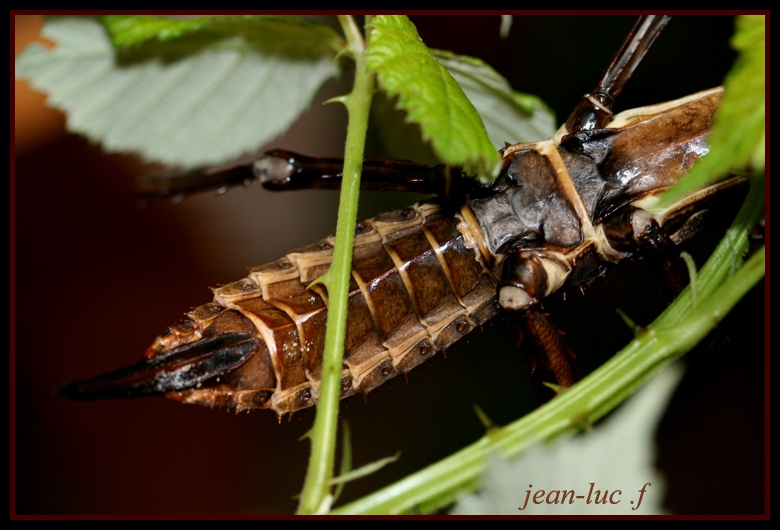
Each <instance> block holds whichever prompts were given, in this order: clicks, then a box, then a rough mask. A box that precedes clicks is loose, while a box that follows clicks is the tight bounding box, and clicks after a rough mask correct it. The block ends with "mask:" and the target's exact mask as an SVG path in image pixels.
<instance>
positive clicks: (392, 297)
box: [147, 203, 498, 415]
mask: <svg viewBox="0 0 780 530" xmlns="http://www.w3.org/2000/svg"><path fill="white" fill-rule="evenodd" d="M332 243H333V238H332V237H331V238H326V239H324V240H322V241H320V242H319V243H315V244H314V245H310V246H308V247H305V248H302V249H299V250H296V251H293V252H290V253H289V254H287V255H286V256H285V257H283V258H282V259H280V260H278V261H275V262H273V263H269V264H266V265H262V266H259V267H254V268H252V269H250V273H249V275H248V276H247V277H246V278H244V279H242V280H239V281H237V282H234V283H231V284H228V285H225V286H222V287H220V288H217V289H214V302H212V303H209V304H206V305H203V306H200V307H198V308H196V309H194V310H193V311H191V312H190V313H189V314H188V316H189V318H190V320H187V321H184V322H182V323H179V324H177V325H175V326H173V327H171V328H170V329H169V330H168V331H167V332H166V333H165V334H163V335H162V336H160V337H158V339H157V340H156V341H155V343H154V344H153V345H152V346H151V347H150V349H149V351H148V352H147V356H148V357H156V356H158V355H161V354H164V353H165V352H166V351H168V350H171V349H173V348H176V347H179V346H181V345H182V344H188V343H191V342H194V341H197V340H202V339H204V338H206V337H212V338H213V337H215V336H219V335H222V334H226V335H229V334H247V333H250V334H254V335H255V336H256V337H257V338H258V339H259V340H257V346H256V348H255V351H254V352H253V353H252V355H250V356H249V358H248V359H247V360H246V361H245V362H243V364H241V365H240V366H238V367H237V368H234V369H230V370H226V371H225V372H224V373H222V374H219V375H216V376H214V377H211V378H210V379H208V380H206V381H203V382H202V383H201V384H200V385H199V386H198V388H192V389H187V390H182V391H176V392H169V393H168V395H169V397H172V398H174V399H177V400H180V401H184V402H187V403H197V404H201V405H207V406H214V407H227V408H235V409H237V410H244V409H254V408H270V409H272V410H274V411H276V413H277V414H279V415H282V414H285V413H288V412H294V411H296V410H299V409H302V408H306V407H310V406H312V405H314V404H315V403H316V401H317V397H318V394H319V385H320V375H321V363H322V353H323V345H324V338H325V318H326V301H327V292H326V290H325V288H324V286H322V285H320V284H315V285H313V286H312V287H311V288H307V287H306V286H307V285H309V284H310V283H311V282H313V281H314V280H315V279H317V278H318V277H319V276H321V275H322V274H323V273H325V272H326V271H327V270H328V268H329V267H330V264H331V261H332V257H333V254H332V248H333V247H332ZM495 293H496V280H495V278H494V277H493V276H492V275H491V273H490V272H489V270H488V268H487V266H486V265H485V264H484V262H483V260H482V257H481V256H480V254H479V250H478V249H477V245H476V244H475V243H474V234H473V233H472V228H471V227H470V226H469V225H468V224H467V223H466V222H465V221H464V220H463V218H462V217H460V215H459V214H458V215H454V216H450V215H444V214H443V213H442V212H441V210H440V207H439V205H438V204H436V203H419V204H416V205H414V206H412V207H409V208H406V209H404V210H399V211H395V212H390V213H386V214H382V215H379V216H377V217H375V218H373V219H370V220H368V221H366V222H364V223H361V224H360V225H359V226H358V227H357V233H356V237H355V247H354V255H353V264H352V280H351V283H350V294H349V312H348V317H347V333H346V344H345V353H344V367H343V372H342V391H341V394H342V397H347V396H350V395H352V394H355V393H367V392H369V391H371V390H372V389H374V388H376V387H377V386H379V385H381V384H382V383H384V382H385V381H387V380H388V379H391V378H393V377H395V376H396V375H398V374H402V373H406V372H408V371H409V370H411V369H412V368H414V367H415V366H417V365H418V364H420V363H421V362H423V361H425V360H427V359H428V358H430V357H431V356H432V355H434V353H435V352H437V351H441V350H443V349H445V348H447V347H448V346H450V345H451V344H453V343H454V342H456V341H457V340H459V339H460V338H461V337H462V336H463V335H465V334H466V333H468V332H469V331H471V330H472V329H474V328H475V327H477V326H480V325H481V324H482V323H484V322H485V321H486V320H488V319H489V318H491V317H492V316H494V315H495V314H496V313H497V311H498V308H497V305H496V302H495Z"/></svg>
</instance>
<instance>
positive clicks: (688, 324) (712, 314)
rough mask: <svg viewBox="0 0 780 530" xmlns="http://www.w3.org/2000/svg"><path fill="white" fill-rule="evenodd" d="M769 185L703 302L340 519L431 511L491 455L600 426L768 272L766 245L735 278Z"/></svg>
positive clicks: (738, 223)
mask: <svg viewBox="0 0 780 530" xmlns="http://www.w3.org/2000/svg"><path fill="white" fill-rule="evenodd" d="M762 189H763V182H760V183H758V184H755V183H754V185H753V186H751V191H750V194H749V195H748V199H747V200H746V202H745V204H744V205H743V207H742V210H741V211H740V213H739V215H738V216H737V219H736V220H735V222H734V224H733V225H732V227H731V228H730V229H729V231H728V233H727V235H726V237H725V238H724V240H723V241H722V242H721V244H720V245H719V246H718V248H717V249H716V250H715V252H714V253H713V255H712V257H711V258H710V259H709V260H708V261H707V264H706V265H705V266H704V267H703V268H702V270H701V271H700V272H699V273H698V275H697V278H698V280H699V281H698V282H697V283H698V284H699V286H698V287H699V292H698V296H699V303H698V304H697V305H696V306H694V304H693V303H692V293H691V289H690V287H689V288H686V289H685V290H684V291H683V293H682V294H681V295H680V296H679V297H678V298H677V300H675V302H674V303H673V304H672V305H671V306H669V307H668V308H667V310H666V311H664V313H663V314H661V315H660V316H659V317H658V318H657V319H656V321H655V322H654V323H653V324H651V325H650V326H649V327H648V329H647V332H646V333H644V334H642V336H641V337H639V338H637V339H635V340H634V341H632V342H631V343H630V344H629V345H628V346H626V347H625V348H624V349H623V350H621V351H620V352H619V353H618V354H616V355H615V356H614V357H613V358H612V359H610V360H609V361H607V362H606V363H605V364H604V365H603V366H601V367H600V368H599V369H598V370H596V371H595V372H593V373H592V374H590V375H589V376H587V377H586V378H585V379H583V380H582V381H581V382H579V383H577V384H576V385H574V386H572V387H571V388H569V389H568V390H567V391H566V392H565V393H563V394H561V395H560V396H558V397H556V398H555V399H553V400H552V401H550V402H549V403H547V404H546V405H544V406H542V407H540V408H538V409H536V410H535V411H534V412H532V413H530V414H528V415H526V416H524V417H523V418H521V419H519V420H517V421H515V422H514V423H512V424H510V425H507V426H506V427H493V428H491V429H490V430H489V431H488V432H487V433H486V434H485V435H484V436H483V437H482V438H481V439H479V440H478V441H477V442H475V443H473V444H472V445H470V446H468V447H466V448H464V449H462V450H460V451H458V452H457V453H454V454H452V455H450V456H449V457H447V458H445V459H443V460H441V461H439V462H437V463H435V464H432V465H430V466H428V467H427V468H425V469H422V470H420V471H418V472H416V473H413V474H411V475H409V476H407V477H405V478H404V479H402V480H400V481H398V482H396V483H395V484H391V485H389V486H387V487H385V488H383V489H380V490H378V491H376V492H374V493H372V494H370V495H367V496H366V497H363V498H362V499H358V500H356V501H353V502H351V503H349V504H347V505H344V506H341V507H339V508H338V509H336V510H334V511H333V512H332V513H334V514H385V515H387V514H402V513H409V512H410V511H412V510H416V511H417V512H419V513H430V512H433V511H435V510H440V509H442V508H444V507H446V506H447V505H449V504H451V503H452V502H454V501H455V500H457V498H458V496H460V495H462V494H463V493H465V492H469V491H473V490H475V489H476V488H477V486H478V480H479V476H480V474H481V473H482V471H484V468H485V465H486V463H487V461H488V457H489V456H490V455H492V454H496V453H498V454H501V455H504V456H505V457H514V456H517V455H519V454H520V453H522V452H523V451H525V450H526V449H527V448H528V447H530V446H531V445H532V444H534V443H536V442H538V441H540V440H551V439H553V438H557V437H559V436H562V435H565V434H571V433H573V432H575V431H577V430H580V429H581V428H582V427H583V426H585V425H590V424H592V423H594V422H595V421H596V420H598V419H599V418H601V417H603V416H604V415H605V414H606V413H607V412H609V411H610V410H613V409H614V408H615V407H616V406H617V405H619V404H620V403H622V402H623V401H624V400H625V399H626V398H628V397H629V396H630V395H631V394H632V393H633V392H634V391H635V390H637V389H638V388H639V387H640V386H642V385H643V384H645V383H646V382H647V381H649V380H650V378H652V377H653V376H655V375H656V374H657V373H658V372H659V371H661V370H662V369H663V368H665V367H666V366H668V365H669V364H670V363H672V362H673V361H674V360H676V359H678V358H680V357H681V356H682V355H683V354H685V353H686V352H688V351H689V350H690V349H691V348H693V347H694V346H695V345H696V343H698V341H699V340H701V339H702V338H704V337H705V336H706V335H707V333H708V332H709V331H711V330H712V329H713V328H714V327H715V326H716V325H717V323H718V322H719V321H720V320H721V319H722V318H723V317H724V316H725V315H726V314H727V313H728V312H729V310H730V309H731V308H732V307H733V306H734V305H735V304H736V303H737V302H738V301H739V300H740V299H741V298H742V296H743V295H745V294H746V293H747V292H748V291H749V290H750V289H751V288H752V287H753V286H755V285H756V284H757V283H758V282H759V281H760V280H761V278H763V277H764V274H765V250H764V248H763V247H762V248H761V249H760V250H759V251H757V252H756V253H755V254H754V255H753V256H752V257H751V258H750V259H749V260H748V261H747V262H746V263H745V264H744V265H743V266H742V267H741V268H740V269H739V270H737V271H736V272H733V274H732V268H733V263H734V261H739V260H740V259H741V256H742V254H743V253H744V251H745V250H746V248H747V232H748V230H749V228H750V227H752V226H753V225H754V223H755V222H756V220H757V219H758V217H759V215H760V213H761V212H762V211H763V209H762V203H763V193H762Z"/></svg>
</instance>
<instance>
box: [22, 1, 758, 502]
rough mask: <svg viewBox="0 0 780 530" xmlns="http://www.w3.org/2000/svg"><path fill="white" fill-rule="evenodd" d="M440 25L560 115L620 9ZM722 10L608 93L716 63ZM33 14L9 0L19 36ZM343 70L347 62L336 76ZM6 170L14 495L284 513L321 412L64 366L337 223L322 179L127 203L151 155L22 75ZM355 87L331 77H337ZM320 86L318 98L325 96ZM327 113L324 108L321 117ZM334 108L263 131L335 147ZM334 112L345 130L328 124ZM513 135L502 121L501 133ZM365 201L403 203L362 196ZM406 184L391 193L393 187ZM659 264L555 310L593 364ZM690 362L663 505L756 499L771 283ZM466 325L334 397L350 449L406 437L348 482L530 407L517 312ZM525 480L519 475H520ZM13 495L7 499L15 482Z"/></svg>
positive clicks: (674, 419) (365, 485)
mask: <svg viewBox="0 0 780 530" xmlns="http://www.w3.org/2000/svg"><path fill="white" fill-rule="evenodd" d="M413 20H414V22H415V23H417V25H418V28H419V30H420V34H421V36H422V38H423V39H424V40H425V41H426V43H427V44H428V45H430V46H432V47H438V48H444V49H451V50H454V51H456V52H458V53H464V54H469V55H474V56H477V57H481V58H484V59H485V60H487V62H488V63H489V64H491V65H493V66H494V67H495V68H496V69H497V70H499V72H500V73H502V74H503V75H504V76H506V77H507V78H508V79H509V80H510V82H511V83H512V85H513V86H514V87H515V88H516V89H518V90H522V91H524V92H529V93H534V94H537V95H539V96H541V97H542V98H544V99H545V101H547V102H548V103H549V104H550V105H551V106H552V107H553V108H554V109H555V110H556V111H557V112H558V116H559V121H560V120H562V119H564V118H565V116H566V114H567V112H568V111H569V110H570V109H571V108H573V107H574V105H576V103H577V101H578V99H579V97H580V96H581V95H582V94H583V93H584V92H585V91H587V90H589V89H590V88H592V86H593V85H594V84H595V82H596V81H597V79H598V76H599V75H600V73H601V71H602V70H603V69H604V68H605V67H606V64H607V61H608V60H609V58H611V56H612V54H613V53H614V52H615V50H616V49H617V47H618V45H619V43H620V42H621V41H622V39H623V37H624V35H625V34H626V33H627V31H628V29H629V28H630V26H631V25H632V23H633V21H632V17H515V21H514V26H513V28H512V32H511V36H510V38H509V39H508V40H506V41H502V40H500V39H499V38H498V25H499V19H498V17H497V16H484V17H476V16H467V17H441V16H431V17H413ZM732 22H733V21H732V19H731V18H730V17H678V18H676V19H675V20H673V21H672V23H671V24H670V25H669V27H668V28H667V29H666V30H665V32H664V34H663V35H662V36H661V38H660V39H659V41H658V42H657V44H656V45H655V47H654V48H653V50H652V51H651V52H650V54H649V55H648V56H647V58H646V60H645V62H644V63H643V64H642V66H641V67H640V69H639V71H638V72H637V74H636V75H635V78H634V79H633V80H632V81H631V82H630V83H629V85H628V88H627V89H626V92H625V94H624V95H623V96H622V98H621V99H620V100H619V103H618V106H619V108H620V109H625V108H630V107H634V106H638V105H644V104H652V103H657V102H661V101H665V100H668V99H673V98H676V97H680V96H683V95H687V94H688V93H692V92H695V91H698V90H702V89H706V88H710V87H712V86H715V85H717V84H719V83H720V82H721V80H722V78H723V75H724V73H725V71H726V68H727V67H728V65H729V64H730V63H731V61H732V60H733V54H732V52H731V51H730V50H729V48H728V44H727V40H728V36H729V34H730V32H731V29H732ZM38 25H39V20H38V19H37V17H18V18H17V20H16V30H17V35H16V42H17V53H18V51H19V50H20V49H21V48H20V46H19V43H20V41H21V42H25V41H29V40H30V39H31V38H33V37H34V34H35V31H36V30H37V29H36V28H37V26H38ZM347 81H348V77H347ZM15 89H16V105H15V108H14V110H15V113H16V116H15V118H16V119H15V126H16V128H15V138H16V151H15V172H14V174H13V180H12V195H11V198H12V204H11V206H12V215H11V238H12V239H11V242H12V245H11V249H12V256H13V257H14V258H15V259H12V266H13V267H14V270H13V273H12V277H11V294H12V296H11V301H12V305H11V307H12V313H13V317H12V320H11V335H12V352H11V353H12V368H13V371H12V374H11V375H12V384H13V389H14V392H12V409H11V411H12V419H13V420H14V421H13V423H12V433H13V435H14V438H13V443H14V447H13V448H12V454H11V463H12V481H13V480H14V479H15V484H14V486H15V490H14V492H13V495H14V496H13V497H12V512H15V513H17V514H30V515H52V514H82V515H83V514H102V515H111V516H121V515H128V514H147V515H149V514H151V515H159V514H181V515H195V514H268V513H277V514H278V513H281V514H289V513H292V512H294V510H295V507H296V502H295V501H294V500H293V499H292V497H293V495H295V494H296V493H297V492H298V489H299V488H300V485H301V484H302V481H303V476H304V471H305V465H306V462H307V457H308V448H309V445H308V443H306V442H299V441H298V439H299V437H300V436H301V435H302V434H303V433H304V432H306V431H307V430H308V429H309V427H310V425H311V422H312V419H313V414H312V413H308V414H304V415H300V416H297V417H295V418H293V419H292V421H289V422H287V421H285V422H284V423H282V424H281V425H279V424H277V421H276V418H275V417H274V415H273V414H271V413H263V412H258V413H253V414H240V415H235V414H230V413H226V412H223V411H215V410H208V409H202V408H199V407H191V406H183V405H179V404H177V403H174V402H171V401H168V400H165V399H163V398H148V399H138V400H127V401H122V400H115V401H106V402H94V403H71V402H67V401H64V400H62V399H59V398H57V397H56V396H55V395H54V391H55V389H56V388H58V387H59V386H61V385H63V384H64V383H67V382H70V381H72V380H75V379H79V378H83V377H85V376H89V375H94V374H97V373H100V372H104V371H107V370H111V369H114V368H118V367H121V366H124V365H128V364H131V363H134V362H136V361H137V360H139V359H140V358H141V355H142V353H143V351H144V350H145V349H146V347H147V346H148V345H149V344H150V343H151V341H152V340H153V339H154V337H155V336H156V335H158V334H159V333H160V332H162V331H163V330H164V329H165V328H166V327H167V326H168V325H169V324H171V323H173V322H175V321H177V320H178V319H179V318H181V316H182V313H183V312H185V311H186V310H188V309H189V308H191V307H193V306H196V305H199V304H201V303H204V302H206V301H209V300H210V299H211V295H210V292H209V291H208V287H209V286H214V285H217V284H220V283H227V282H229V281H232V280H235V279H238V278H240V277H242V276H243V275H244V273H245V267H247V266H250V265H255V264H259V263H263V262H266V261H271V260H273V259H276V258H278V257H279V256H281V255H282V254H283V253H284V252H285V251H287V250H290V249H292V248H295V247H298V246H302V245H305V244H307V243H311V242H313V241H316V240H317V239H319V238H321V237H323V236H325V235H327V234H328V233H329V232H331V231H332V229H333V226H334V224H335V205H336V196H335V194H334V193H332V192H296V193H290V194H287V195H284V194H281V195H271V194H270V193H269V192H265V191H263V190H261V189H260V188H259V187H257V186H252V187H250V188H248V189H236V190H232V191H231V192H229V193H228V194H226V195H224V196H221V197H214V196H213V195H212V194H209V193H207V194H204V195H202V196H198V197H193V198H190V199H187V200H185V201H184V202H183V203H181V204H168V203H166V204H157V205H153V206H151V207H147V208H144V209H140V208H138V207H137V204H136V200H135V197H134V195H133V181H134V179H135V177H136V176H137V175H138V174H140V173H142V172H143V171H144V168H143V167H142V166H141V165H140V164H139V163H138V162H137V161H135V160H134V159H133V158H132V157H128V156H117V155H111V156H108V155H105V154H102V153H101V151H100V150H99V148H97V147H95V146H92V145H89V144H88V142H87V141H86V140H84V139H83V138H81V137H78V136H74V135H68V134H65V133H64V132H63V119H62V117H61V115H60V114H59V113H58V112H56V111H52V110H49V109H46V108H45V107H44V104H43V97H42V96H40V95H39V94H36V93H33V92H30V91H29V89H28V87H27V86H26V85H25V84H24V83H20V82H18V81H17V82H16V87H15ZM345 90H346V88H344V85H342V86H340V87H339V86H334V85H330V86H328V87H326V92H327V94H328V95H331V96H332V95H336V94H339V93H343V92H344V91H345ZM323 99H324V98H323ZM334 126H335V127H334ZM343 127H344V124H343V112H342V110H341V109H340V108H339V107H338V106H336V105H329V106H325V107H322V106H321V105H319V104H315V106H314V108H313V109H312V111H311V112H310V113H309V114H308V115H307V116H305V117H304V119H303V120H302V121H301V123H299V124H297V125H296V127H295V128H294V130H293V131H292V132H291V133H290V134H289V135H287V136H286V137H285V138H283V139H280V140H279V141H277V142H274V144H273V146H278V147H286V148H290V149H295V150H298V151H301V152H304V153H307V154H319V155H332V156H338V154H339V152H340V147H339V142H341V141H342V139H341V137H340V133H339V131H341V130H343ZM332 131H336V132H335V133H334V132H332ZM509 140H511V139H509ZM384 199H385V197H384V196H382V195H381V194H370V195H369V197H368V198H367V199H365V203H366V204H365V211H366V213H365V215H373V214H374V213H376V212H377V211H380V210H383V209H390V208H393V207H396V206H400V205H401V204H402V202H403V201H409V200H410V199H408V198H407V197H404V198H394V199H393V200H395V201H396V202H395V203H392V205H391V204H388V203H383V204H380V205H376V206H372V205H370V204H369V203H371V202H372V201H375V202H378V201H383V200H384ZM399 201H401V202H400V203H399ZM657 298H658V297H657V296H656V295H655V288H654V287H653V282H652V278H651V277H650V276H649V275H648V273H647V271H646V270H644V269H643V267H641V266H630V267H626V268H625V269H623V270H621V271H618V273H617V274H615V275H612V276H610V277H609V281H607V282H597V285H596V286H595V287H594V288H593V289H591V292H590V293H589V294H588V296H586V297H581V296H573V297H570V299H569V300H568V301H567V302H565V303H560V302H558V303H551V306H550V308H549V309H550V312H551V313H552V315H553V318H554V319H555V320H556V322H557V323H558V325H559V326H560V327H561V328H562V329H563V330H564V331H566V332H567V337H568V338H569V339H570V341H571V343H572V344H573V346H574V348H575V351H576V352H577V353H578V355H579V358H580V360H581V362H582V364H583V371H584V372H588V371H590V370H592V369H593V368H594V367H596V366H598V365H599V364H600V363H601V362H603V360H604V359H605V358H606V357H608V356H609V355H611V354H612V353H614V352H615V351H617V350H618V349H619V348H620V347H621V345H622V344H624V343H625V342H626V341H627V340H628V338H629V336H628V332H627V331H626V330H625V328H624V327H623V324H622V323H621V322H620V320H619V319H618V318H617V317H616V316H615V313H614V308H615V307H616V306H619V307H621V308H623V309H624V310H626V311H627V313H628V314H630V315H631V316H632V317H633V318H635V319H636V320H637V321H639V322H647V321H648V320H649V319H650V318H652V316H653V315H654V314H656V313H657V312H658V308H659V307H660V305H659V304H660V303H661V302H660V301H659V300H658V299H657ZM735 313H736V317H738V318H734V317H730V318H729V319H727V320H726V321H725V322H724V324H723V326H722V329H723V330H724V332H723V333H722V334H719V335H718V337H717V338H716V340H715V341H710V342H709V343H708V344H707V345H705V346H704V348H702V349H700V350H699V351H697V352H694V353H693V354H691V355H689V356H688V359H689V363H690V365H691V367H690V370H689V372H688V374H687V376H686V379H685V381H684V383H683V385H682V386H681V388H680V390H679V392H678V399H677V400H676V401H675V403H674V405H673V406H672V409H671V411H670V413H669V414H668V415H667V417H666V419H665V421H664V424H663V428H662V430H661V433H662V445H661V455H660V461H661V463H662V465H663V466H664V469H665V470H666V472H667V473H668V476H669V481H670V490H669V498H668V502H667V504H668V506H669V507H670V509H673V510H675V511H678V512H681V513H757V512H762V511H763V509H764V508H763V502H764V487H763V486H764V459H763V456H764V446H763V441H764V430H763V427H764V389H763V380H764V376H763V366H764V342H763V338H764V337H763V334H764V297H763V284H761V286H759V288H758V289H756V290H755V292H754V293H753V294H752V295H751V296H750V297H749V298H747V299H746V300H745V302H744V303H742V304H741V306H740V307H739V308H738V311H736V312H735ZM467 342H468V343H469V344H466V345H463V346H461V345H459V346H458V347H456V348H453V349H452V350H451V351H450V352H448V355H447V357H446V359H445V358H444V357H443V356H437V358H435V359H434V360H432V361H429V362H428V363H427V364H426V365H424V366H422V367H421V368H419V369H417V370H415V371H414V372H413V373H411V374H410V377H409V382H408V383H405V382H404V381H403V380H402V379H399V380H394V381H392V382H391V383H390V384H388V385H385V386H384V387H382V388H380V389H378V390H377V391H375V392H374V393H372V394H371V395H370V397H369V398H368V400H367V402H365V403H364V401H363V399H362V398H360V397H358V398H353V399H351V400H349V401H348V402H347V403H346V406H345V407H344V417H345V418H348V419H349V421H350V425H351V428H352V435H353V447H354V451H355V455H354V461H355V464H356V465H362V464H365V463H367V462H370V461H373V460H376V459H379V458H382V457H385V456H388V455H391V454H394V453H395V452H396V451H399V450H400V452H401V459H400V461H399V462H397V463H396V464H393V465H391V466H389V467H387V468H386V469H384V470H382V471H380V472H379V473H376V474H375V475H372V476H370V477H367V478H364V479H362V480H360V481H359V482H357V483H355V484H351V485H349V486H348V487H347V488H346V490H345V494H344V499H343V500H345V501H346V500H350V499H354V498H357V497H358V496H361V495H363V494H365V493H366V492H369V491H372V490H375V489H377V488H378V487H381V486H383V485H386V484H389V483H392V482H393V481H395V480H397V479H399V478H401V477H403V476H405V475H407V474H408V473H410V472H411V471H414V470H416V469H419V468H420V467H422V466H424V465H426V464H428V463H431V462H434V461H437V460H439V459H440V458H442V457H444V456H446V455H448V454H450V453H452V452H454V451H456V450H457V449H460V448H462V447H464V446H465V445H467V444H469V443H471V442H473V441H475V440H476V439H477V438H478V437H479V436H480V435H481V434H482V427H481V425H480V423H479V421H478V420H477V418H476V416H475V414H474V412H473V408H472V405H473V404H475V403H476V404H479V405H480V407H481V408H482V409H483V410H484V411H485V412H486V413H487V414H488V415H489V416H490V417H491V418H492V419H493V421H495V422H496V423H498V424H504V423H507V422H509V421H511V420H513V419H515V418H517V417H520V416H521V415H523V414H524V413H526V412H528V411H529V410H532V408H533V407H534V401H533V397H532V395H531V391H530V388H529V384H528V381H527V376H526V375H525V374H524V372H523V368H522V363H521V360H520V356H519V355H518V354H517V351H516V349H515V347H514V345H513V341H512V337H511V334H510V333H509V331H508V329H507V328H506V327H505V325H504V324H502V323H501V322H499V321H497V322H496V323H494V324H491V325H488V326H487V329H485V330H484V331H483V332H482V333H474V334H472V336H471V337H469V339H468V341H467ZM518 496H520V493H518ZM14 501H15V504H14Z"/></svg>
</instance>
